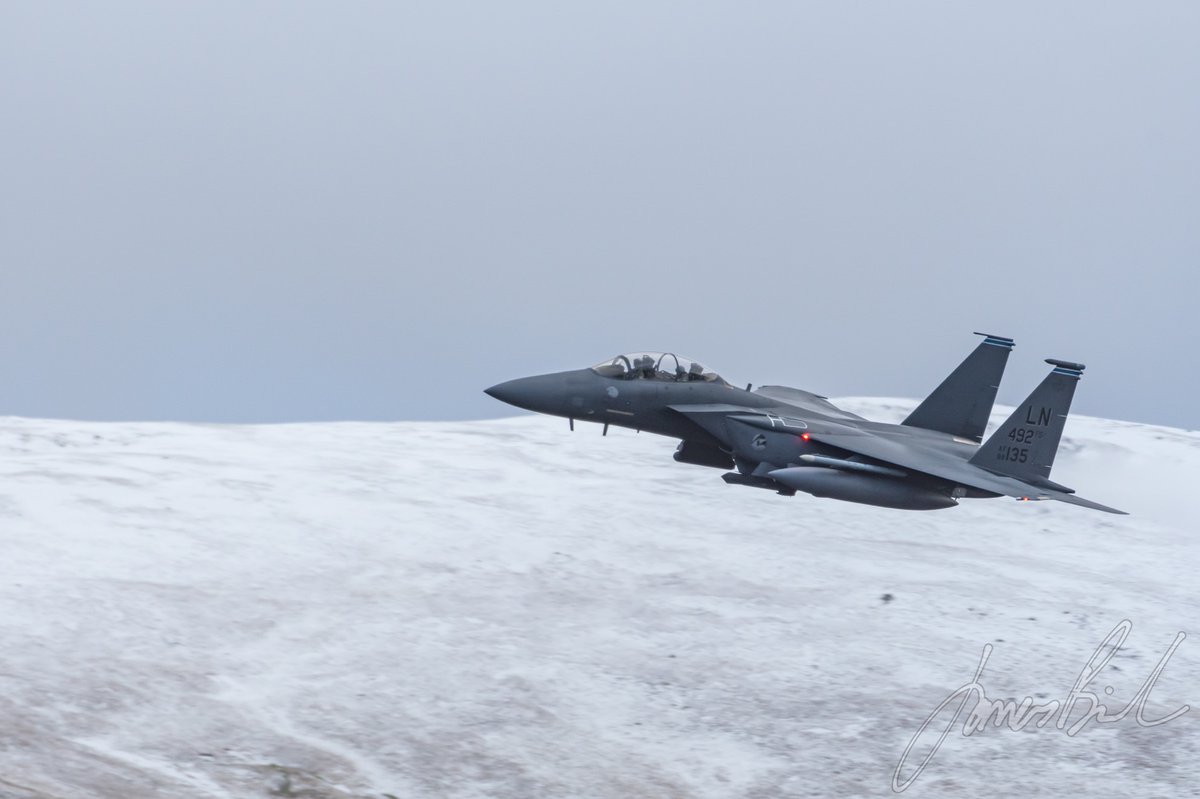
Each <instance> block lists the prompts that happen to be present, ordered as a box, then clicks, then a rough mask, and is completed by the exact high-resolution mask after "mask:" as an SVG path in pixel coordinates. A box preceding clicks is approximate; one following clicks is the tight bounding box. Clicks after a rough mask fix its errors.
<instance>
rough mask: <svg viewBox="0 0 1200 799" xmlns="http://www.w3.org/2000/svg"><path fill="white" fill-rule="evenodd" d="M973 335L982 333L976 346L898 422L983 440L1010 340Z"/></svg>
mask: <svg viewBox="0 0 1200 799" xmlns="http://www.w3.org/2000/svg"><path fill="white" fill-rule="evenodd" d="M975 335H977V336H983V337H984V338H983V341H981V342H980V343H979V346H978V347H976V348H975V349H974V351H972V352H971V354H970V355H968V356H967V357H966V359H965V360H964V361H963V362H962V363H960V364H959V365H958V368H957V369H955V370H954V371H953V372H951V373H950V376H949V377H947V378H946V379H945V380H943V381H942V384H941V385H940V386H938V387H937V388H936V389H934V390H933V393H932V394H930V395H929V396H928V397H926V398H925V401H924V402H922V403H921V404H920V405H918V406H917V408H916V410H914V411H913V412H912V413H910V414H909V415H908V418H907V419H905V420H904V421H903V422H901V424H904V425H908V426H909V427H923V428H925V429H926V430H938V431H940V432H942V433H949V434H950V435H952V436H959V437H960V438H965V439H969V440H971V441H974V442H976V443H978V442H980V441H983V431H984V430H986V429H987V422H988V417H989V416H990V415H991V413H992V403H994V402H995V401H996V389H998V388H999V387H1000V378H1001V377H1002V376H1003V375H1004V367H1005V365H1006V364H1007V363H1008V353H1009V352H1011V351H1012V348H1013V340H1012V339H1011V338H1006V337H1004V336H993V335H991V334H988V333H976V334H975Z"/></svg>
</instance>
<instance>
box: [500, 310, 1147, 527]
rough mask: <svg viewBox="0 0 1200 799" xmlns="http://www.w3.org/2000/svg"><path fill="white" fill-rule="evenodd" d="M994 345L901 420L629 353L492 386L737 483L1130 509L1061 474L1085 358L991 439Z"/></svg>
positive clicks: (1055, 373)
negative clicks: (1085, 491) (653, 444)
mask: <svg viewBox="0 0 1200 799" xmlns="http://www.w3.org/2000/svg"><path fill="white" fill-rule="evenodd" d="M976 335H980V336H983V341H982V342H980V343H979V344H978V345H977V346H976V348H975V349H974V350H973V351H972V352H971V353H970V354H969V355H968V356H967V357H966V359H965V360H964V361H963V362H962V363H961V364H959V366H958V368H956V369H955V370H954V371H953V372H951V373H950V376H949V377H947V378H946V379H945V380H944V381H942V383H941V385H939V386H938V387H937V388H936V389H935V390H934V392H933V393H932V394H930V395H929V396H928V397H927V398H926V399H925V401H924V402H922V403H921V404H920V405H918V406H917V408H916V410H914V411H913V412H912V413H911V414H909V415H908V418H906V419H905V420H904V421H903V422H901V423H900V424H898V425H897V424H885V423H882V422H872V421H869V420H867V419H864V418H863V417H861V416H857V415H855V414H853V413H849V412H848V411H844V410H842V409H841V408H838V407H837V406H836V405H834V404H833V403H831V402H830V401H829V399H828V398H827V397H823V396H820V395H818V394H813V393H811V392H808V391H803V390H801V389H797V388H788V387H786V386H762V387H760V388H757V389H753V387H752V386H749V385H747V386H745V387H738V386H734V385H731V384H730V383H729V382H727V381H726V380H725V379H723V378H722V377H721V376H720V375H718V374H717V373H716V372H713V371H710V370H709V369H706V368H705V367H704V366H702V365H701V364H699V363H697V362H696V361H693V360H691V359H688V358H684V357H681V356H677V355H674V354H672V353H669V352H668V353H661V352H637V353H629V354H626V355H618V356H616V357H615V358H612V359H611V360H607V361H604V362H603V363H600V364H597V365H596V366H593V367H591V368H590V369H579V370H573V371H568V372H557V373H554V374H546V375H538V376H536V377H524V378H519V379H517V380H510V381H508V382H506V383H501V384H499V385H496V386H492V387H491V388H489V389H486V393H487V394H489V395H490V396H492V397H494V398H496V399H498V400H501V401H503V402H507V403H508V404H510V405H515V406H517V407H518V408H524V409H526V410H530V411H536V412H538V413H545V414H550V415H553V416H563V417H566V418H567V419H569V420H570V428H571V429H572V430H574V429H575V421H576V420H582V421H589V422H597V423H600V424H602V425H603V426H604V433H605V434H607V433H608V428H609V426H610V425H615V426H618V427H627V428H631V429H634V430H637V431H646V432H649V433H657V434H659V435H663V436H669V437H671V438H677V439H679V440H680V443H679V447H678V448H677V449H676V451H675V460H677V461H679V462H680V463H690V464H695V465H698V466H709V467H712V468H716V469H722V470H725V471H726V473H725V474H724V475H722V477H723V479H724V480H725V482H726V483H729V484H732V485H742V486H752V487H755V488H765V489H770V490H772V491H776V492H778V493H780V494H783V495H785V496H792V495H794V494H795V493H796V492H797V491H802V492H805V493H807V494H811V495H813V496H817V497H830V498H833V499H841V500H846V501H848V502H858V503H863V504H867V505H878V506H881V507H885V508H899V509H903V510H936V509H940V508H952V507H955V506H956V505H957V504H958V500H960V499H964V498H991V497H1000V496H1009V497H1015V498H1016V499H1018V500H1022V501H1032V500H1057V501H1059V502H1066V503H1069V504H1071V505H1079V506H1081V507H1084V508H1092V509H1094V510H1100V511H1106V512H1108V513H1121V514H1123V513H1124V511H1119V510H1116V509H1115V508H1110V507H1106V506H1104V505H1101V504H1099V503H1096V502H1092V501H1091V500H1087V499H1083V498H1082V497H1079V496H1077V495H1076V494H1075V491H1074V490H1073V489H1071V488H1067V487H1066V486H1063V485H1060V484H1058V483H1055V482H1053V481H1051V480H1050V467H1051V466H1052V465H1053V464H1054V456H1055V453H1056V452H1057V450H1058V444H1059V440H1060V438H1061V437H1062V432H1063V425H1064V424H1065V422H1066V418H1067V412H1068V411H1069V410H1070V407H1071V399H1072V398H1073V397H1074V395H1075V386H1076V384H1077V383H1078V382H1079V378H1080V376H1081V375H1082V374H1083V370H1084V366H1083V364H1080V363H1072V362H1070V361H1062V360H1056V359H1053V358H1050V359H1047V360H1046V363H1048V364H1050V365H1051V366H1052V367H1053V368H1052V369H1051V371H1050V374H1048V375H1047V376H1046V378H1045V379H1044V380H1043V381H1042V382H1041V383H1040V384H1039V385H1038V387H1037V388H1035V389H1034V390H1033V393H1031V394H1030V395H1029V396H1028V397H1027V398H1026V399H1025V401H1024V402H1022V403H1021V404H1020V405H1019V406H1018V407H1017V409H1016V410H1015V411H1013V413H1012V415H1011V416H1009V417H1008V420H1007V421H1005V422H1004V424H1002V425H1000V427H999V428H997V429H996V431H995V432H993V433H992V435H991V436H990V437H989V438H988V439H987V440H986V441H984V438H983V434H984V432H985V430H986V428H987V421H988V416H989V415H990V414H991V411H992V404H993V402H994V401H995V399H996V390H997V388H998V387H999V385H1000V378H1001V376H1002V375H1003V373H1004V367H1005V365H1006V364H1007V362H1008V356H1009V353H1010V352H1011V351H1012V348H1013V340H1012V339H1011V338H1006V337H1004V336H996V335H991V334H987V333H976Z"/></svg>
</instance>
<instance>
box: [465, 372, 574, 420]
mask: <svg viewBox="0 0 1200 799" xmlns="http://www.w3.org/2000/svg"><path fill="white" fill-rule="evenodd" d="M554 378H555V375H539V376H538V377H520V378H517V379H516V380H509V381H506V382H504V383H499V384H497V385H494V386H492V387H491V388H487V389H484V392H483V393H485V394H487V395H488V396H489V397H492V398H494V399H498V400H500V401H501V402H507V403H508V404H509V405H515V406H516V407H518V408H524V409H525V410H527V411H537V412H539V413H554V412H555V410H557V408H555V407H554V406H555V405H556V404H557V403H556V400H560V401H561V396H560V395H561V390H562V389H561V386H559V385H558V383H557V382H556V381H555V379H554Z"/></svg>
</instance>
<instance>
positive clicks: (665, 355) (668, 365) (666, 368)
mask: <svg viewBox="0 0 1200 799" xmlns="http://www.w3.org/2000/svg"><path fill="white" fill-rule="evenodd" d="M592 371H593V372H595V373H596V374H599V375H603V376H605V377H614V378H617V379H619V380H666V381H671V382H680V383H686V382H693V381H695V382H705V383H724V382H725V381H724V380H723V379H721V376H720V375H719V374H717V373H716V372H713V371H709V370H708V369H706V368H704V367H703V366H701V365H700V364H699V363H697V362H696V361H693V360H692V359H691V358H684V357H683V356H682V355H676V354H675V353H673V352H631V353H628V354H626V355H618V356H617V357H615V358H613V359H612V360H609V361H604V362H603V363H598V364H596V365H595V366H593V367H592Z"/></svg>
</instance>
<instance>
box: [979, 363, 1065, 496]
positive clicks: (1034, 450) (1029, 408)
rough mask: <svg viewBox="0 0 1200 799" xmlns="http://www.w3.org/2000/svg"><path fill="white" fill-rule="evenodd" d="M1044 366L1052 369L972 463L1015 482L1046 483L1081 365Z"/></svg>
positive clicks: (980, 449) (1053, 364)
mask: <svg viewBox="0 0 1200 799" xmlns="http://www.w3.org/2000/svg"><path fill="white" fill-rule="evenodd" d="M1046 363H1048V364H1050V365H1051V366H1053V367H1054V369H1053V370H1052V371H1051V372H1050V374H1048V375H1046V379H1045V380H1043V381H1042V382H1041V383H1039V384H1038V387H1037V388H1035V389H1034V390H1033V393H1032V394H1030V395H1029V396H1028V397H1027V398H1026V399H1025V401H1024V402H1022V403H1021V404H1020V405H1018V406H1017V409H1016V410H1015V411H1013V413H1012V416H1009V417H1008V421H1006V422H1005V423H1004V424H1002V425H1000V427H999V428H998V429H997V430H996V432H995V433H992V437H991V438H989V439H988V440H987V443H985V444H984V445H983V446H982V447H980V448H979V451H978V452H976V453H975V456H974V457H973V458H971V463H972V464H974V465H976V466H978V467H980V468H981V469H987V470H988V471H990V472H996V473H997V474H1003V475H1007V476H1009V477H1015V478H1017V479H1018V480H1025V481H1027V482H1033V483H1035V484H1036V483H1042V484H1048V483H1049V479H1050V467H1051V466H1053V465H1054V456H1055V454H1056V453H1057V452H1058V442H1059V441H1060V440H1061V439H1062V432H1063V426H1064V425H1065V424H1066V421H1067V413H1068V412H1069V411H1070V410H1071V400H1072V399H1073V398H1074V396H1075V385H1076V384H1077V383H1078V382H1079V377H1080V375H1082V374H1083V364H1081V363H1071V362H1069V361H1057V360H1054V359H1053V358H1047V359H1046ZM1060 488H1061V487H1060Z"/></svg>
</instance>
